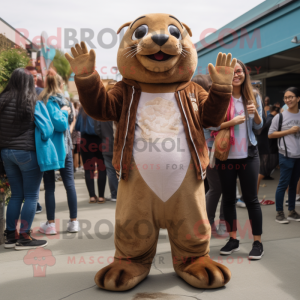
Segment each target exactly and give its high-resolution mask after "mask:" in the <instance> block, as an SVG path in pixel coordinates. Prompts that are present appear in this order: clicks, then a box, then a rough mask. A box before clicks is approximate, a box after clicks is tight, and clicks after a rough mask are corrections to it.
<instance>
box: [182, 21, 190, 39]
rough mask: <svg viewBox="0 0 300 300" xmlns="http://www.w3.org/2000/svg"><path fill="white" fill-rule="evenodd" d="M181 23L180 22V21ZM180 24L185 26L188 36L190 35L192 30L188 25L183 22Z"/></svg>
mask: <svg viewBox="0 0 300 300" xmlns="http://www.w3.org/2000/svg"><path fill="white" fill-rule="evenodd" d="M181 23H182V22H181ZM182 25H183V26H184V27H185V29H186V31H187V32H188V34H189V35H190V36H192V30H191V29H190V27H189V26H187V25H186V24H184V23H182Z"/></svg>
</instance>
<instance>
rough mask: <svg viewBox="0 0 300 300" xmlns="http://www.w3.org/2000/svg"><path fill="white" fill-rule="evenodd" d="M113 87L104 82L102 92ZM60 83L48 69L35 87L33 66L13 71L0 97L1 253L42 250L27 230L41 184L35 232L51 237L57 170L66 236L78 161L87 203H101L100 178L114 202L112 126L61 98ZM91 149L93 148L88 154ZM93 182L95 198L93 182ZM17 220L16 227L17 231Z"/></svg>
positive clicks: (73, 224) (71, 228) (71, 226)
mask: <svg viewBox="0 0 300 300" xmlns="http://www.w3.org/2000/svg"><path fill="white" fill-rule="evenodd" d="M114 84H115V82H114V81H112V82H110V84H109V85H108V89H110V88H111V87H112V86H113V85H114ZM66 96H67V95H66V93H65V91H64V80H63V79H62V77H61V76H60V75H58V74H57V73H56V72H55V71H54V70H53V69H50V70H49V71H48V73H47V75H46V78H45V88H41V87H38V86H37V71H36V70H35V68H34V67H27V68H26V69H24V68H19V69H16V70H15V71H14V72H13V73H12V75H11V78H10V80H9V82H8V85H7V86H6V88H5V89H4V91H3V92H2V93H1V95H0V120H1V121H0V127H1V130H0V141H1V142H0V149H1V163H3V165H4V168H3V169H4V170H5V173H6V176H7V177H8V180H9V183H10V186H11V193H12V194H11V199H10V201H9V203H8V206H7V214H6V230H5V236H6V242H5V248H8V249H9V248H14V249H16V250H26V249H31V248H36V247H45V246H46V245H47V241H46V240H42V239H38V240H37V239H34V238H33V237H32V234H31V225H32V222H33V219H34V216H35V214H36V213H40V212H41V211H42V206H41V204H40V203H39V201H41V199H39V192H40V185H41V181H42V180H43V181H44V189H45V207H46V217H47V221H46V222H44V223H42V224H41V226H40V228H39V231H40V232H41V233H43V234H45V235H48V234H49V235H54V234H57V231H56V226H55V182H56V176H55V172H56V171H59V173H60V178H61V180H62V182H63V184H64V188H65V190H66V194H67V203H68V207H69V221H68V225H67V231H68V232H70V233H76V232H78V231H79V230H80V225H79V222H78V220H77V193H76V188H75V182H74V173H75V172H76V171H78V170H79V162H80V161H81V165H82V167H83V168H84V170H85V174H84V175H85V176H84V177H85V182H86V186H87V189H88V192H89V196H90V200H89V203H104V202H105V199H104V189H105V185H106V175H108V179H109V186H110V191H111V198H110V199H109V200H111V201H116V198H117V189H118V179H117V176H116V172H115V170H114V168H113V166H112V154H113V141H114V137H113V134H114V133H113V123H112V122H99V121H96V120H93V119H92V118H90V117H89V116H87V115H86V113H85V112H84V111H83V109H82V108H80V107H79V106H80V105H79V103H74V104H73V103H72V102H71V101H70V100H69V99H68V97H66ZM94 144H95V145H96V149H94V148H93V147H94ZM95 150H96V151H95ZM95 176H97V177H98V191H99V196H96V194H95V188H94V177H95ZM19 217H20V219H21V224H20V228H19V230H17V226H18V220H19Z"/></svg>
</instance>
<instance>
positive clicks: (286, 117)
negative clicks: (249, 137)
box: [269, 87, 300, 224]
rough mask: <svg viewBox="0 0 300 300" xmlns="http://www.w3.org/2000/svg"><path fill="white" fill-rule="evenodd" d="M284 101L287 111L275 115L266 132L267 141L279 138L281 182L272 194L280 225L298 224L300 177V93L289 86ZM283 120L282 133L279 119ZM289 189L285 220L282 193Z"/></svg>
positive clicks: (299, 216) (299, 217)
mask: <svg viewBox="0 0 300 300" xmlns="http://www.w3.org/2000/svg"><path fill="white" fill-rule="evenodd" d="M284 102H285V104H286V105H287V107H288V109H287V110H285V111H284V112H282V113H281V114H278V115H277V116H276V117H274V119H273V120H272V124H271V127H270V129H269V138H270V139H276V138H277V139H278V152H279V166H280V179H279V183H278V187H277V190H276V195H275V202H276V211H277V215H276V219H275V221H276V222H278V223H281V224H286V223H289V220H291V221H298V222H299V221H300V215H299V214H298V213H297V212H296V211H295V202H296V189H297V183H298V180H299V178H300V111H299V107H298V104H299V102H300V91H299V89H298V88H295V87H291V88H289V89H287V90H286V91H285V94H284ZM280 117H282V126H281V130H280V131H278V129H279V120H280ZM287 187H289V200H288V205H289V207H288V209H289V214H288V218H287V219H286V218H285V215H284V211H283V201H284V193H285V190H286V189H287Z"/></svg>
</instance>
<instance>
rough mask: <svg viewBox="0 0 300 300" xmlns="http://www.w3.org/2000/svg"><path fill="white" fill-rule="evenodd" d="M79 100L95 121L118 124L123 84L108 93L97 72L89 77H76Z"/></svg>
mask: <svg viewBox="0 0 300 300" xmlns="http://www.w3.org/2000/svg"><path fill="white" fill-rule="evenodd" d="M75 83H76V86H77V89H78V94H79V100H80V102H81V104H82V106H83V108H84V110H85V111H86V113H87V114H88V115H89V116H91V117H92V118H93V119H95V120H99V121H116V122H118V121H119V119H120V116H121V112H122V106H123V105H122V104H123V85H124V83H123V82H118V83H117V84H116V85H115V86H114V87H113V88H112V89H111V90H110V91H109V92H108V93H107V92H106V89H105V87H104V85H103V83H102V81H101V80H100V76H99V74H98V73H97V72H94V73H93V74H92V75H90V76H88V77H78V76H75Z"/></svg>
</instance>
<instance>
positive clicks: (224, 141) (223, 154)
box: [214, 128, 231, 161]
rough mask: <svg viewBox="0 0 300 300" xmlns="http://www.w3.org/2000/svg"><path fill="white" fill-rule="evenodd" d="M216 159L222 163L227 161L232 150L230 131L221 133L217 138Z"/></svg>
mask: <svg viewBox="0 0 300 300" xmlns="http://www.w3.org/2000/svg"><path fill="white" fill-rule="evenodd" d="M214 146H215V157H216V158H217V159H219V160H221V161H224V160H227V159H228V155H229V150H230V146H231V145H230V129H229V128H225V129H222V130H220V131H219V133H218V134H217V136H216V138H215V143H214Z"/></svg>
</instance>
